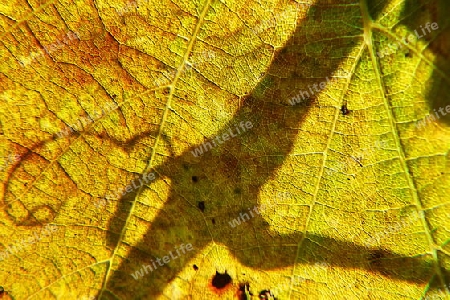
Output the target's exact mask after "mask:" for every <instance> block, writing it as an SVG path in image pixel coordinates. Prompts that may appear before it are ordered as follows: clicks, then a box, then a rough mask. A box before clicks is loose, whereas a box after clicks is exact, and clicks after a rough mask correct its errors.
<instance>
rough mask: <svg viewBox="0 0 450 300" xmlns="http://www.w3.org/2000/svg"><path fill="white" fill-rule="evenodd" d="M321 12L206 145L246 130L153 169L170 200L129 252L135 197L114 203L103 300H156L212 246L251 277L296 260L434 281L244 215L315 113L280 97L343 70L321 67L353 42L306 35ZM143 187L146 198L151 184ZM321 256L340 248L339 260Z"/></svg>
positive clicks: (426, 271)
mask: <svg viewBox="0 0 450 300" xmlns="http://www.w3.org/2000/svg"><path fill="white" fill-rule="evenodd" d="M326 10H327V7H326V6H319V5H316V6H313V7H311V8H310V9H309V11H310V13H309V14H308V17H307V19H306V20H304V23H302V24H299V25H298V26H297V28H296V31H295V32H294V33H293V35H292V36H291V37H290V39H289V41H288V42H287V44H286V45H285V47H284V48H283V49H282V50H280V51H279V52H277V53H276V56H275V58H274V60H273V62H272V64H271V66H270V69H269V71H268V72H267V75H266V76H265V77H264V78H263V79H262V80H261V82H260V83H259V85H258V86H257V87H256V88H255V90H254V92H253V93H252V94H251V95H249V96H247V97H245V99H241V103H242V106H241V107H240V109H239V110H238V111H237V113H236V114H235V116H234V117H233V118H232V120H231V121H230V122H229V123H228V124H226V125H225V126H224V127H223V128H222V129H221V130H220V131H219V132H217V133H216V134H215V135H214V136H211V137H209V138H208V140H207V141H209V142H211V140H212V139H213V138H214V137H215V136H223V134H224V133H229V131H230V129H231V130H232V131H233V132H234V133H236V129H235V128H236V126H235V125H236V124H237V125H238V126H239V124H241V122H244V123H245V122H248V121H249V122H251V123H252V125H253V127H252V128H250V129H248V130H245V132H241V133H240V134H237V136H236V137H232V138H231V139H230V140H228V141H224V142H223V143H221V144H220V143H217V144H216V145H215V146H212V147H211V149H210V150H209V151H205V152H204V154H203V155H199V156H198V157H195V155H193V152H195V151H196V149H197V148H198V147H199V146H201V145H194V146H192V147H190V148H189V149H188V150H186V151H185V152H184V153H183V154H181V155H179V156H176V157H172V158H170V159H169V160H167V162H166V163H165V164H163V165H160V166H157V167H155V169H154V171H155V172H156V173H157V174H158V176H157V180H164V181H165V182H167V184H169V185H170V194H169V196H168V199H167V201H166V203H165V204H164V207H163V209H161V210H159V211H158V213H157V215H156V217H155V218H154V219H153V220H152V221H151V222H150V223H151V224H150V229H149V231H148V232H147V233H146V234H145V235H144V237H143V239H142V240H141V241H140V242H139V243H138V245H137V246H134V247H133V248H131V247H129V246H128V245H126V244H124V243H121V244H120V245H118V243H119V242H120V241H119V237H120V233H121V231H122V230H123V229H124V227H125V222H126V219H127V216H128V215H129V214H130V208H131V206H132V202H133V201H134V199H135V198H136V192H134V193H129V194H126V195H125V196H124V197H123V198H122V199H121V200H120V205H119V208H118V209H117V212H116V214H115V216H114V217H113V218H112V219H111V223H110V225H109V228H108V237H107V243H108V246H109V247H110V248H111V249H114V248H116V247H120V248H121V251H120V252H127V253H128V254H127V255H126V256H125V257H123V258H120V260H119V261H117V258H116V260H115V266H113V270H112V274H111V276H110V277H109V278H106V280H107V281H106V282H105V284H106V289H105V291H104V292H103V293H102V294H101V297H102V299H116V297H120V298H123V299H129V298H132V299H155V298H156V297H157V296H158V295H161V293H162V291H163V290H164V289H165V288H166V286H167V285H168V283H169V282H171V281H172V280H173V279H174V278H175V277H176V276H177V275H178V274H179V272H180V271H181V270H182V269H183V268H185V266H186V264H187V263H188V262H190V261H191V260H192V259H193V258H194V256H196V255H198V253H199V251H201V250H202V249H204V248H205V247H206V246H207V245H208V244H210V243H212V242H214V243H217V244H222V245H225V246H226V247H227V248H228V249H229V250H230V251H231V252H232V253H233V255H234V256H235V257H236V258H237V259H238V260H239V261H240V263H242V264H244V265H246V266H249V267H252V268H255V269H259V270H270V269H277V268H282V267H286V266H290V265H293V264H294V262H296V261H297V258H298V260H299V262H300V263H305V264H313V263H317V262H326V263H327V264H329V265H330V266H332V267H333V266H335V267H345V268H360V269H367V270H370V271H372V272H374V273H377V274H380V275H382V276H386V277H389V278H394V279H399V280H404V281H409V282H416V283H425V282H428V281H429V280H430V279H431V278H432V277H433V276H434V269H433V268H434V266H433V263H432V259H431V257H428V256H423V257H404V256H402V255H400V254H397V253H393V252H390V251H387V250H384V249H374V248H369V247H364V246H361V245H357V244H354V243H352V242H350V241H340V240H336V239H333V238H330V237H326V236H318V235H314V234H309V233H307V235H306V236H304V235H303V233H302V232H296V233H293V234H286V235H284V234H278V233H276V232H274V231H273V230H272V229H271V227H270V225H269V223H268V222H267V221H266V220H265V219H264V218H262V217H261V216H260V215H259V214H257V213H256V212H253V214H252V213H251V212H250V211H249V209H253V208H254V207H258V206H259V202H258V196H259V193H260V191H261V187H262V185H263V184H264V183H266V182H267V181H268V180H269V179H270V178H272V177H274V176H275V173H276V172H277V170H278V169H279V168H280V166H282V164H283V163H284V162H285V161H286V158H287V156H288V155H289V154H290V153H291V151H292V150H293V145H294V140H295V137H296V136H297V135H298V134H301V132H300V130H299V127H300V125H301V124H302V121H303V119H304V118H305V116H306V115H307V114H308V112H309V109H310V107H311V106H314V105H319V103H317V101H316V99H315V96H314V95H313V97H311V99H309V101H308V102H307V104H306V105H295V106H292V105H290V104H288V102H287V100H289V99H285V98H284V96H283V95H285V94H284V93H283V92H282V91H285V90H293V84H294V83H295V86H296V90H295V91H293V93H292V96H294V95H295V94H297V93H298V91H299V90H302V91H307V90H308V85H312V84H315V83H316V84H318V83H320V82H323V81H325V77H327V76H330V77H332V76H333V74H335V72H336V71H337V69H338V68H339V64H340V63H341V62H342V61H341V59H331V58H330V59H329V60H325V59H324V58H325V57H327V56H332V54H333V53H337V52H338V53H340V57H347V56H348V54H349V53H350V51H351V50H352V48H353V46H354V41H352V40H350V39H348V38H342V39H336V36H335V33H333V32H331V30H330V32H326V31H325V30H321V32H320V35H317V36H314V35H311V34H310V30H311V29H310V27H309V26H308V22H309V21H317V20H319V19H320V20H321V21H323V20H322V18H323V16H325V15H327V11H326ZM358 34H359V33H355V34H354V36H357V35H358ZM347 36H352V35H351V34H347ZM327 37H330V38H333V42H330V43H329V44H327V45H326V48H325V49H324V50H323V54H322V57H321V58H318V57H312V56H307V55H306V54H305V51H304V49H305V46H306V42H307V41H308V43H309V44H312V43H314V42H318V41H322V40H323V39H326V38H327ZM273 74H276V75H273ZM279 74H283V76H279ZM308 78H315V79H308ZM261 90H263V93H261ZM336 109H339V108H336ZM342 117H345V116H342ZM241 128H242V127H241ZM242 131H244V130H243V129H242ZM267 141H269V142H270V143H267ZM211 143H212V142H211ZM147 188H150V189H151V188H152V185H151V184H150V185H149V186H148V187H147ZM199 203H202V204H201V205H199ZM136 207H137V208H138V209H140V210H148V211H151V208H150V207H147V206H146V205H144V204H142V203H136ZM245 214H247V215H248V220H247V221H246V222H243V223H242V224H241V225H238V226H235V227H234V228H233V227H232V226H231V225H230V223H229V222H230V221H232V220H233V219H235V218H237V217H238V216H240V215H242V216H244V215H245ZM300 242H302V247H301V251H300V252H299V253H297V247H296V246H293V245H298V244H299V243H300ZM188 243H191V244H192V246H193V250H192V251H187V252H185V254H182V255H180V256H179V257H177V258H175V259H172V260H171V261H170V262H169V263H167V264H164V265H163V266H161V265H158V264H157V263H156V259H157V258H162V257H164V256H167V255H168V254H169V252H170V251H172V252H174V253H175V249H176V248H177V247H180V245H182V244H185V245H186V244H188ZM318 245H322V246H321V247H320V246H318ZM329 249H339V252H333V251H331V250H329ZM311 253H314V256H312V254H311ZM297 255H298V256H297ZM361 257H363V258H364V259H363V260H361ZM361 261H365V262H366V263H364V264H363V263H361ZM144 265H149V266H152V265H153V267H154V268H153V269H154V270H153V271H151V272H150V271H149V269H148V271H149V272H148V273H146V274H144V273H143V274H144V276H143V277H142V278H140V279H138V280H135V279H133V277H132V274H135V272H136V271H138V270H139V269H141V267H143V266H144ZM199 267H200V268H201V266H199ZM225 267H226V266H225ZM229 267H232V266H229ZM213 275H214V274H211V276H213ZM110 291H112V293H111V292H110ZM99 296H100V295H99Z"/></svg>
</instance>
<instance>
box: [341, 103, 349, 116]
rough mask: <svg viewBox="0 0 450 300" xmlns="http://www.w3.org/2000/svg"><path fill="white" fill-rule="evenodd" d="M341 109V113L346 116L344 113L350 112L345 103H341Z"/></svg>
mask: <svg viewBox="0 0 450 300" xmlns="http://www.w3.org/2000/svg"><path fill="white" fill-rule="evenodd" d="M341 111H342V114H343V115H344V116H346V115H348V114H349V113H350V111H349V110H348V109H347V104H343V105H342V107H341Z"/></svg>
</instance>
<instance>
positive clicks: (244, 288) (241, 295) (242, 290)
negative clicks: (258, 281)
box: [237, 282, 253, 300]
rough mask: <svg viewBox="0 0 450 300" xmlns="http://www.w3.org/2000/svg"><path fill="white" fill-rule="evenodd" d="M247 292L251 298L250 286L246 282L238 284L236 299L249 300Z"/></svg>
mask: <svg viewBox="0 0 450 300" xmlns="http://www.w3.org/2000/svg"><path fill="white" fill-rule="evenodd" d="M247 292H248V295H250V296H253V294H252V293H251V292H250V284H249V283H248V282H245V283H240V284H239V289H238V292H237V294H238V299H239V300H249V299H248V297H247Z"/></svg>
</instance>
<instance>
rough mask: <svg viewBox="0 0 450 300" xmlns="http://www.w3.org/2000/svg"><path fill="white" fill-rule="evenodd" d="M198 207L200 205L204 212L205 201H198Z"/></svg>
mask: <svg viewBox="0 0 450 300" xmlns="http://www.w3.org/2000/svg"><path fill="white" fill-rule="evenodd" d="M197 207H198V208H199V209H200V210H201V211H202V212H204V211H205V201H199V202H198V203H197Z"/></svg>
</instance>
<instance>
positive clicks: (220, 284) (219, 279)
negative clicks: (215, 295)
mask: <svg viewBox="0 0 450 300" xmlns="http://www.w3.org/2000/svg"><path fill="white" fill-rule="evenodd" d="M230 282H231V276H230V275H228V274H227V271H225V273H223V274H220V273H219V272H217V271H216V275H214V277H213V279H212V285H213V287H215V288H216V289H219V290H220V289H223V288H224V287H226V286H227V285H229V284H230Z"/></svg>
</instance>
